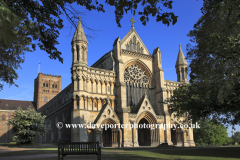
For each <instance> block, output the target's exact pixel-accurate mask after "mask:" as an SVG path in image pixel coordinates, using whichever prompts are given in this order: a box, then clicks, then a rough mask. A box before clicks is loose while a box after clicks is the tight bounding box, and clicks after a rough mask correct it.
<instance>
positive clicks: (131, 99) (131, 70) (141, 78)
mask: <svg viewBox="0 0 240 160" xmlns="http://www.w3.org/2000/svg"><path fill="white" fill-rule="evenodd" d="M124 82H125V84H126V99H127V106H130V107H131V108H132V107H134V106H136V105H137V104H138V102H139V101H140V99H141V98H142V96H143V95H144V94H145V93H147V94H148V96H149V78H148V77H147V76H146V74H145V72H144V71H143V70H142V69H141V68H140V67H138V66H137V65H131V66H129V67H128V68H126V69H125V71H124Z"/></svg>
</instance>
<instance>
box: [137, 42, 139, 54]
mask: <svg viewBox="0 0 240 160" xmlns="http://www.w3.org/2000/svg"><path fill="white" fill-rule="evenodd" d="M137 52H139V43H137Z"/></svg>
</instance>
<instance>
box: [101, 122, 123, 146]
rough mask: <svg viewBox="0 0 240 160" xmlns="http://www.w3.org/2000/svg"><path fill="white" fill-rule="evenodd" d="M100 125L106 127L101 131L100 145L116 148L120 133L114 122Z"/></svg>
mask: <svg viewBox="0 0 240 160" xmlns="http://www.w3.org/2000/svg"><path fill="white" fill-rule="evenodd" d="M102 124H104V125H107V126H108V127H106V128H105V127H104V128H103V131H102V143H103V146H104V147H118V146H119V145H120V143H119V142H120V133H119V129H118V127H117V125H115V124H116V123H115V121H114V120H112V119H107V120H105V121H104V122H103V123H102ZM115 127H116V128H115Z"/></svg>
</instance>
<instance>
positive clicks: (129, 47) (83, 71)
mask: <svg viewBox="0 0 240 160" xmlns="http://www.w3.org/2000/svg"><path fill="white" fill-rule="evenodd" d="M131 22H132V27H131V30H130V31H129V32H128V33H127V34H126V36H125V37H124V38H123V39H120V38H119V37H118V38H117V39H115V41H114V42H113V46H112V50H111V51H110V52H108V53H106V54H105V55H103V56H102V57H101V58H100V59H99V60H98V61H97V62H96V63H94V64H93V65H92V66H91V67H90V66H88V63H87V59H88V57H89V56H88V41H87V38H86V36H85V33H84V30H83V28H82V24H81V20H80V18H79V22H78V26H77V29H76V31H75V34H74V37H73V39H72V42H71V44H72V67H71V73H72V83H71V84H69V86H67V87H66V88H65V89H63V90H62V91H61V92H60V93H58V94H57V95H56V96H55V97H54V98H53V99H51V100H50V101H48V102H47V103H46V104H45V105H43V106H37V108H39V109H38V111H39V112H41V113H42V114H43V115H46V116H47V118H46V124H48V125H50V126H51V131H50V132H49V133H47V134H46V135H42V136H41V137H40V138H39V140H40V142H43V143H44V142H53V143H57V142H92V141H99V142H100V144H101V145H102V146H103V147H109V146H110V147H138V146H157V145H159V144H162V143H168V144H169V145H181V146H194V145H195V143H194V139H193V129H192V128H178V127H177V129H173V128H172V129H171V128H170V127H168V128H166V129H164V128H163V127H162V128H161V127H159V128H156V129H150V128H134V127H133V128H129V127H128V128H121V127H119V126H118V127H116V128H108V129H102V128H94V127H91V126H90V125H88V124H89V123H91V124H95V125H99V126H100V125H102V124H109V125H111V124H112V125H114V124H124V125H126V124H128V125H131V124H137V125H140V124H142V125H144V124H148V125H151V124H158V125H163V124H167V125H169V124H175V125H177V126H179V125H180V124H181V123H182V122H183V121H185V120H186V118H187V117H186V116H183V117H180V118H179V117H176V116H175V114H174V113H171V110H170V109H169V106H168V104H166V103H161V102H163V101H164V100H166V99H167V98H170V97H171V95H172V94H173V90H174V89H175V88H177V87H179V86H180V85H184V84H186V83H188V78H187V72H186V69H185V68H186V67H187V66H188V64H187V62H186V59H185V57H184V55H183V53H182V50H181V46H180V47H179V53H178V57H177V56H176V58H177V61H176V65H175V67H176V73H177V81H169V80H165V79H164V71H163V69H162V62H161V51H160V49H159V48H158V47H157V48H156V49H154V51H153V53H150V52H149V51H148V49H147V48H146V46H145V45H144V43H143V41H142V40H141V38H140V37H139V35H138V33H137V32H136V30H135V28H134V21H133V19H132V20H131ZM39 82H40V81H39ZM40 86H41V84H40ZM40 90H41V89H39V91H40ZM58 122H62V123H63V124H64V125H63V128H62V129H58V128H57V127H56V124H57V123H58ZM65 124H82V125H83V126H84V127H83V128H72V127H71V128H66V127H65Z"/></svg>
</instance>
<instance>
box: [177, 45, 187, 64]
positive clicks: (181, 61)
mask: <svg viewBox="0 0 240 160" xmlns="http://www.w3.org/2000/svg"><path fill="white" fill-rule="evenodd" d="M180 65H182V66H188V63H187V61H186V58H185V57H184V55H183V52H182V48H181V44H180V45H179V51H178V57H177V61H176V64H175V67H178V66H180Z"/></svg>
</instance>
